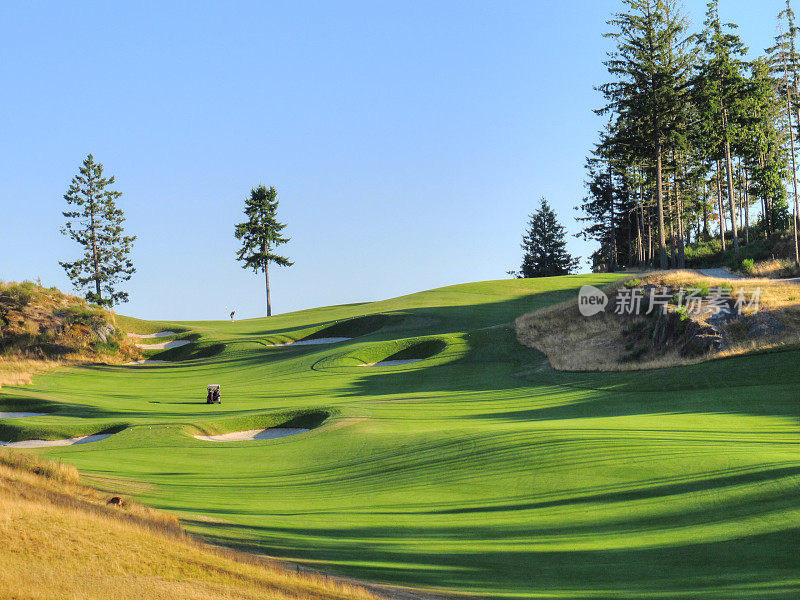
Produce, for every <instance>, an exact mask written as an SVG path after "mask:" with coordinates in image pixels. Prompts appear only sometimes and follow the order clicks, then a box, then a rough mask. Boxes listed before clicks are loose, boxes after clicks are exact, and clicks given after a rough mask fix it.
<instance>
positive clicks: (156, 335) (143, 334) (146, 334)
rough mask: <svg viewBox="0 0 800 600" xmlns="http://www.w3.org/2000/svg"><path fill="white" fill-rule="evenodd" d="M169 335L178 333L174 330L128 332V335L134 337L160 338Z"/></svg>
mask: <svg viewBox="0 0 800 600" xmlns="http://www.w3.org/2000/svg"><path fill="white" fill-rule="evenodd" d="M171 335H178V334H177V333H175V332H174V331H159V332H158V333H129V334H128V336H129V337H135V338H141V339H144V338H160V337H169V336H171Z"/></svg>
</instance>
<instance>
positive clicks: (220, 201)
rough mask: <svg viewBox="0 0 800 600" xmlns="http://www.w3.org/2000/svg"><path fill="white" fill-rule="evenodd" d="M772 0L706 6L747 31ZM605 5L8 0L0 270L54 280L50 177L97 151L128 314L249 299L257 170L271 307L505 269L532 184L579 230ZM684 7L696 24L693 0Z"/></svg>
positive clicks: (56, 202) (758, 30)
mask: <svg viewBox="0 0 800 600" xmlns="http://www.w3.org/2000/svg"><path fill="white" fill-rule="evenodd" d="M782 5H783V1H782V0H760V1H758V2H753V1H752V0H722V2H721V12H722V16H723V18H724V19H726V20H731V21H735V22H737V23H739V24H740V35H741V36H742V37H743V39H744V41H745V42H746V43H747V44H748V45H749V46H750V47H751V48H752V49H753V51H754V52H760V51H761V50H762V49H763V48H764V47H766V46H767V45H769V44H770V43H771V41H772V38H773V37H774V35H775V32H776V23H775V15H776V14H777V12H778V11H779V10H780V8H781V6H782ZM619 8H620V3H619V2H617V1H611V0H592V1H589V0H561V1H557V2H555V1H552V0H546V1H541V0H540V1H534V0H529V1H525V2H498V1H489V0H487V1H484V2H465V1H463V0H459V1H454V2H443V1H438V2H437V1H434V2H422V1H412V2H399V1H397V2H388V1H380V2H379V1H365V2H346V1H342V2H324V1H320V2H296V1H291V2H266V1H265V2H244V1H242V2H213V3H211V2H169V1H166V2H126V3H123V2H97V3H86V2H36V3H28V2H14V3H12V2H2V3H0V54H1V55H2V57H3V58H2V60H1V61H0V114H1V115H2V117H1V118H2V123H3V126H2V133H0V148H2V156H1V157H2V160H0V181H2V185H1V186H0V211H1V212H0V278H2V279H5V280H22V279H26V278H28V279H34V278H36V277H41V279H42V281H43V282H44V283H45V284H47V285H57V286H59V287H61V288H62V289H65V290H67V289H69V288H70V286H69V282H68V280H67V279H66V277H65V274H64V272H63V270H62V269H61V267H59V265H58V260H59V259H61V260H66V259H72V258H74V257H76V256H77V253H78V251H79V249H78V247H77V246H76V245H75V244H74V243H73V242H71V241H69V240H68V239H67V238H65V237H63V236H61V235H60V234H59V232H58V231H59V227H60V226H61V224H62V222H63V217H62V216H61V211H62V210H63V209H64V205H65V203H64V200H63V194H64V192H65V191H66V189H67V187H68V185H69V182H70V179H71V178H72V177H73V176H74V174H75V173H76V172H77V170H78V167H79V165H80V163H81V161H82V159H83V158H84V157H85V156H86V155H87V154H88V153H90V152H91V153H93V154H94V156H95V158H96V160H98V161H99V162H102V163H103V164H104V165H105V168H106V173H107V174H111V175H115V176H116V178H117V185H116V187H117V189H118V190H119V191H121V192H123V193H124V196H123V197H122V198H121V199H120V201H119V205H120V207H121V208H122V209H123V210H124V211H125V214H126V215H127V219H128V220H127V229H128V232H129V233H131V234H136V235H137V236H138V240H137V241H136V244H135V249H134V255H133V258H134V261H135V264H136V267H137V269H138V272H137V273H136V275H135V276H134V278H133V279H132V280H131V281H130V282H129V283H128V285H127V288H126V289H127V290H128V291H129V292H130V294H131V302H130V303H129V304H127V305H122V306H121V307H119V308H118V311H119V312H121V313H124V314H130V315H133V316H138V317H144V318H169V319H178V318H180V319H208V318H223V317H224V316H225V314H226V307H230V308H231V309H233V308H235V309H236V311H237V315H238V316H241V317H256V316H261V315H262V314H263V313H264V291H263V276H261V275H256V274H254V273H252V272H250V271H244V270H242V269H241V267H240V266H239V263H237V262H236V261H235V258H234V255H235V250H236V240H235V239H234V237H233V227H234V225H235V223H237V222H239V221H240V220H242V213H241V211H242V204H243V201H244V199H245V197H246V196H247V195H248V193H249V190H250V189H251V188H252V187H254V186H257V185H259V184H261V183H263V184H265V185H267V186H269V185H273V186H275V187H276V188H277V189H278V193H279V199H280V201H281V204H280V217H281V218H282V220H284V221H285V222H287V223H288V227H287V229H286V230H285V231H286V233H287V234H288V235H289V236H291V238H292V241H291V242H290V243H289V244H287V245H286V246H283V247H282V249H283V250H285V253H286V254H287V255H288V256H289V257H290V258H292V259H293V260H295V263H296V264H295V266H293V267H291V268H290V269H283V270H274V274H273V277H272V282H273V295H272V297H273V309H274V311H275V312H287V311H290V310H297V309H302V308H309V307H314V306H321V305H329V304H340V303H347V302H359V301H368V300H377V299H382V298H387V297H391V296H396V295H400V294H404V293H409V292H414V291H419V290H423V289H428V288H432V287H438V286H442V285H448V284H453V283H462V282H467V281H478V280H486V279H500V278H503V277H505V276H506V275H505V272H506V271H507V270H509V269H514V268H517V267H518V265H519V262H520V258H521V257H520V248H519V243H520V237H521V235H522V231H523V228H524V225H525V222H526V216H527V214H528V213H529V212H531V211H532V210H533V209H534V208H535V205H536V204H537V201H538V198H539V197H541V196H546V197H547V198H548V199H549V200H550V201H551V204H552V205H553V206H554V207H555V209H556V210H557V212H558V214H559V217H560V219H561V221H562V222H563V223H564V224H565V225H566V226H567V227H568V229H569V230H570V232H571V233H574V232H576V231H577V228H578V227H577V224H576V223H575V221H574V217H575V216H576V212H575V211H574V210H573V207H574V206H576V205H577V204H578V203H579V202H580V200H581V198H582V197H583V195H584V188H583V176H584V173H583V163H584V158H585V156H586V155H587V153H588V152H589V150H590V149H591V147H592V144H593V143H594V141H595V139H596V132H597V130H598V129H599V128H600V126H601V124H602V123H601V121H600V120H599V118H598V117H596V116H594V115H593V114H592V109H594V108H597V107H598V106H599V105H600V104H601V98H600V96H599V95H598V93H597V92H595V91H594V90H593V87H592V86H593V85H596V84H599V83H602V82H603V81H604V80H605V70H604V67H603V66H602V60H603V58H604V52H605V50H606V49H607V47H608V41H607V40H605V39H604V38H603V37H602V34H603V32H605V31H606V30H607V27H606V25H605V21H606V19H607V18H608V17H609V16H610V15H611V14H612V13H613V12H614V11H616V10H618V9H619ZM686 8H687V10H688V11H689V13H690V14H691V17H692V20H693V22H694V23H695V25H696V26H697V25H699V24H700V23H701V22H702V17H703V11H704V9H705V3H704V2H702V1H699V0H691V1H689V2H687V3H686ZM569 245H570V249H571V250H572V251H573V253H575V254H578V255H580V256H582V257H584V258H585V257H587V256H588V255H589V254H590V252H591V251H592V250H593V248H592V247H591V246H590V245H588V244H585V243H583V242H581V241H579V240H577V239H575V238H572V237H571V238H570V244H569ZM584 264H585V263H584Z"/></svg>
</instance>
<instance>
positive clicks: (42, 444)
mask: <svg viewBox="0 0 800 600" xmlns="http://www.w3.org/2000/svg"><path fill="white" fill-rule="evenodd" d="M112 435H114V434H113V433H96V434H94V435H82V436H80V437H74V438H68V439H66V440H23V441H21V442H0V446H5V447H6V448H47V447H49V446H77V445H78V444H89V443H91V442H99V441H101V440H104V439H106V438H108V437H111V436H112Z"/></svg>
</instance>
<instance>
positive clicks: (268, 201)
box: [235, 185, 294, 317]
mask: <svg viewBox="0 0 800 600" xmlns="http://www.w3.org/2000/svg"><path fill="white" fill-rule="evenodd" d="M244 214H245V216H246V217H247V221H245V222H244V223H239V224H238V225H237V226H236V232H235V235H236V239H239V240H242V248H241V250H238V251H237V252H236V260H240V261H242V262H243V263H244V264H243V265H242V268H243V269H253V271H254V272H256V273H258V272H259V271H263V272H264V281H265V284H266V289H267V316H268V317H271V316H272V302H271V300H270V293H269V264H270V263H275V264H276V265H278V266H281V267H291V266H292V265H293V264H294V263H293V262H292V261H290V260H289V259H288V258H286V257H285V256H280V255H278V254H275V253H274V249H275V248H276V247H277V246H280V245H281V244H285V243H286V242H288V241H289V239H290V238H287V237H283V236H282V235H281V231H283V229H284V227H286V224H285V223H280V222H279V221H278V218H277V214H278V192H277V190H276V189H275V188H274V187H270V188H269V189H267V188H266V187H265V186H263V185H260V186H258V187H257V188H254V189H252V190H251V191H250V197H249V198H247V199H246V200H245V201H244Z"/></svg>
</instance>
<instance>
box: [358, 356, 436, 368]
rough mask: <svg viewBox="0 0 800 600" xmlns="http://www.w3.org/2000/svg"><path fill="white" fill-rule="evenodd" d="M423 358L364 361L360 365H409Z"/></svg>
mask: <svg viewBox="0 0 800 600" xmlns="http://www.w3.org/2000/svg"><path fill="white" fill-rule="evenodd" d="M421 360H422V359H421V358H404V359H401V360H382V361H379V362H374V363H364V364H361V365H358V366H359V367H396V366H397V365H409V364H411V363H415V362H419V361H421Z"/></svg>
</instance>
